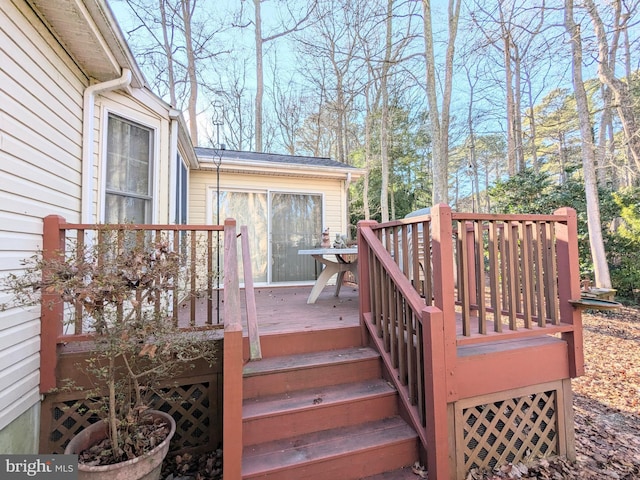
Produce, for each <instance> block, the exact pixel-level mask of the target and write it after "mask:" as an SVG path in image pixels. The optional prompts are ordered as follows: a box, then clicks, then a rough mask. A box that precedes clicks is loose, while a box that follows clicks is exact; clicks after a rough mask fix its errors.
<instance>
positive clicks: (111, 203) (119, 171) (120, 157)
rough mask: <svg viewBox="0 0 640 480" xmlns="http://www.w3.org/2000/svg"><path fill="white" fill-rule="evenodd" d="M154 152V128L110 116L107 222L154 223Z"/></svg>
mask: <svg viewBox="0 0 640 480" xmlns="http://www.w3.org/2000/svg"><path fill="white" fill-rule="evenodd" d="M152 149H153V131H152V130H151V129H149V128H146V127H143V126H141V125H136V124H134V123H131V122H128V121H126V120H124V119H121V118H118V117H116V116H114V115H109V119H108V130H107V166H106V181H105V183H106V189H107V191H106V196H107V197H109V198H108V199H107V198H105V220H106V221H110V220H107V219H116V218H117V219H119V221H122V220H123V219H127V221H135V222H137V223H147V222H149V221H151V215H150V214H151V201H152V178H151V171H152V169H151V167H152V156H151V152H152ZM112 209H115V210H114V211H112ZM129 209H130V210H129ZM134 219H135V220H134Z"/></svg>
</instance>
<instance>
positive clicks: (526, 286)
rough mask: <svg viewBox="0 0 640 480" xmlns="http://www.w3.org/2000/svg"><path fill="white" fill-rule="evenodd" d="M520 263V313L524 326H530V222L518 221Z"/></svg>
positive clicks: (531, 258)
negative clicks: (522, 316)
mask: <svg viewBox="0 0 640 480" xmlns="http://www.w3.org/2000/svg"><path fill="white" fill-rule="evenodd" d="M519 232H520V265H521V272H522V307H523V308H522V313H523V315H524V328H531V316H532V315H531V303H532V300H533V295H532V292H531V287H532V285H533V282H532V278H531V263H532V261H533V256H532V253H531V224H530V223H529V222H520V225H519Z"/></svg>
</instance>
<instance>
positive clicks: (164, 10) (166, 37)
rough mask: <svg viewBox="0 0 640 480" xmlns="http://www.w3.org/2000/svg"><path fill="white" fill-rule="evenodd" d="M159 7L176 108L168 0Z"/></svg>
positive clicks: (170, 82)
mask: <svg viewBox="0 0 640 480" xmlns="http://www.w3.org/2000/svg"><path fill="white" fill-rule="evenodd" d="M158 7H159V9H160V19H161V25H162V42H163V45H162V48H163V49H164V54H165V55H166V56H167V77H168V78H167V80H168V83H169V97H170V98H171V105H172V106H174V107H176V106H177V103H176V74H175V70H174V67H173V62H174V59H173V49H172V48H171V42H170V41H169V32H168V30H167V28H168V18H167V5H166V0H158ZM194 143H195V140H194Z"/></svg>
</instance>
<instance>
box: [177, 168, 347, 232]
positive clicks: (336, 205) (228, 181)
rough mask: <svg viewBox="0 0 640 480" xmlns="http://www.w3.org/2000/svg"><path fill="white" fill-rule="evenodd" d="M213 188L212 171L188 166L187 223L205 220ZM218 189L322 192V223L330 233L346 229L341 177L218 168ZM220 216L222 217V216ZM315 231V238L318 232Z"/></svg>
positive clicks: (214, 183)
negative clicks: (210, 192)
mask: <svg viewBox="0 0 640 480" xmlns="http://www.w3.org/2000/svg"><path fill="white" fill-rule="evenodd" d="M210 188H213V189H215V188H216V172H215V170H214V171H211V170H192V171H191V174H190V177H189V219H190V221H191V223H194V224H199V223H203V224H204V223H207V222H208V218H207V211H206V209H207V190H208V189H210ZM220 190H254V191H259V190H264V191H266V190H269V191H273V192H291V193H314V194H316V193H318V192H322V194H323V195H324V205H323V210H324V211H323V215H324V218H323V227H324V228H326V227H329V228H330V231H331V237H332V238H333V237H334V236H335V234H336V233H343V234H345V233H347V224H346V216H347V213H346V212H347V206H346V204H345V199H344V197H345V195H344V180H342V179H335V178H316V177H311V176H309V177H300V176H284V175H282V176H276V175H259V174H247V173H229V172H220ZM223 220H224V219H223ZM321 233H322V232H318V241H319V240H320V234H321Z"/></svg>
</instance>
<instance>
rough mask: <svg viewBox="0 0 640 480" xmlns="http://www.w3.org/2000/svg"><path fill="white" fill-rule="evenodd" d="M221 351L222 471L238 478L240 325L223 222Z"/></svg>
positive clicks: (233, 243) (233, 263) (232, 229)
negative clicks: (222, 349) (222, 321)
mask: <svg viewBox="0 0 640 480" xmlns="http://www.w3.org/2000/svg"><path fill="white" fill-rule="evenodd" d="M223 348H224V351H223V355H222V369H223V393H222V401H223V403H222V405H223V423H222V444H223V454H222V456H223V457H222V470H223V474H224V477H225V478H242V365H243V359H242V323H241V313H240V286H239V282H238V252H237V240H236V221H235V220H234V219H227V220H225V222H224V347H223Z"/></svg>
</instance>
